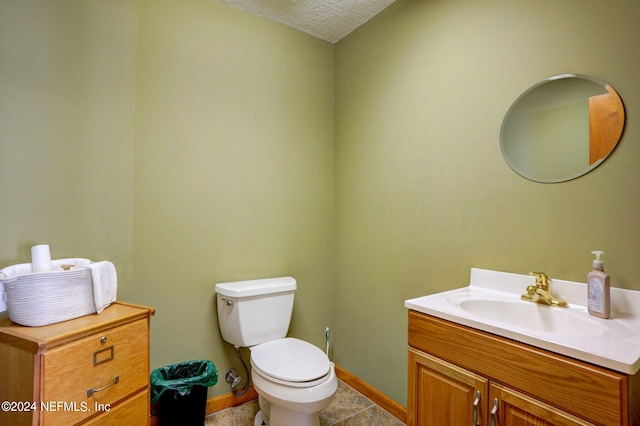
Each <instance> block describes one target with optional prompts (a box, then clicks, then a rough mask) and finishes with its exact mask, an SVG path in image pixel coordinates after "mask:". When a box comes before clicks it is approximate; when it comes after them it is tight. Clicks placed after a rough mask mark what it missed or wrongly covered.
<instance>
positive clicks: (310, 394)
mask: <svg viewBox="0 0 640 426" xmlns="http://www.w3.org/2000/svg"><path fill="white" fill-rule="evenodd" d="M251 367H252V369H251V370H252V372H251V379H252V381H253V386H254V388H255V389H256V391H257V392H258V395H260V397H261V398H260V413H259V414H258V416H256V419H257V421H256V423H255V424H256V425H262V424H265V425H271V426H281V425H282V426H287V425H296V426H319V424H320V420H319V413H320V411H322V410H324V409H325V408H327V407H328V406H329V404H330V403H331V401H332V400H333V397H334V395H335V393H336V391H337V389H338V379H337V377H336V374H335V368H334V365H333V363H331V362H329V359H328V358H327V356H326V355H325V353H324V352H322V351H321V350H320V349H318V348H317V347H315V346H313V345H312V344H310V343H307V342H305V341H303V340H298V339H294V338H284V339H278V340H274V341H270V342H267V343H263V344H261V345H257V346H255V347H252V348H251ZM263 422H264V423H263Z"/></svg>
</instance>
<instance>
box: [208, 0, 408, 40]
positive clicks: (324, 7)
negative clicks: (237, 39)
mask: <svg viewBox="0 0 640 426" xmlns="http://www.w3.org/2000/svg"><path fill="white" fill-rule="evenodd" d="M220 1H222V2H223V3H227V4H229V5H231V6H234V7H237V8H239V9H242V10H244V11H246V12H249V13H252V14H254V15H258V16H262V17H265V18H267V19H271V20H272V21H276V22H279V23H281V24H284V25H286V26H288V27H292V28H295V29H297V30H299V31H302V32H305V33H307V34H310V35H312V36H314V37H317V38H320V39H322V40H326V41H328V42H330V43H336V42H337V41H339V40H340V39H342V38H343V37H344V36H346V35H347V34H349V33H350V32H351V31H353V30H355V29H356V28H358V27H359V26H360V25H362V24H364V23H365V22H367V21H368V20H369V19H371V18H373V17H374V16H375V15H377V14H378V13H380V12H381V11H382V10H383V9H384V8H385V7H387V6H389V5H390V4H391V3H393V2H394V1H395V0H220Z"/></svg>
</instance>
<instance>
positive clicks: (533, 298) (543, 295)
mask: <svg viewBox="0 0 640 426" xmlns="http://www.w3.org/2000/svg"><path fill="white" fill-rule="evenodd" d="M529 275H532V276H534V277H536V285H530V286H528V287H527V292H526V293H525V294H523V295H522V296H521V297H520V298H521V299H522V300H526V301H528V302H535V303H546V304H548V305H551V306H558V307H561V308H566V307H567V306H568V305H567V302H565V301H564V300H560V299H556V298H555V297H553V296H552V295H551V279H549V277H548V276H547V274H545V273H544V272H533V271H531V272H529Z"/></svg>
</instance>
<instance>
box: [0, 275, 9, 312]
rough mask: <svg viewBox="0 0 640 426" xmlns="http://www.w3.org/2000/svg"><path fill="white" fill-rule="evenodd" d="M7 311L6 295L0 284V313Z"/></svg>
mask: <svg viewBox="0 0 640 426" xmlns="http://www.w3.org/2000/svg"><path fill="white" fill-rule="evenodd" d="M6 310H7V293H6V292H5V291H4V283H3V282H0V312H4V311H6Z"/></svg>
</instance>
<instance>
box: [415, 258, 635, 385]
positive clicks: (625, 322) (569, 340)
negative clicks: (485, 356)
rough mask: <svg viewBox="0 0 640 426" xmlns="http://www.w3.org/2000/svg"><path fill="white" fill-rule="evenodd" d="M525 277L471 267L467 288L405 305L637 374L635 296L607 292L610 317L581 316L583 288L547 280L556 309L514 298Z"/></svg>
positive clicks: (525, 284)
mask: <svg viewBox="0 0 640 426" xmlns="http://www.w3.org/2000/svg"><path fill="white" fill-rule="evenodd" d="M532 280H533V278H532V277H531V276H530V275H524V274H513V273H507V272H499V271H490V270H485V269H476V268H472V269H471V280H470V283H469V285H468V286H466V287H461V288H458V289H455V290H449V291H444V292H441V293H435V294H430V295H427V296H422V297H418V298H415V299H410V300H406V301H405V307H407V308H409V309H411V310H414V311H417V312H420V313H423V314H427V315H432V316H435V317H438V318H441V319H444V320H447V321H452V322H454V323H457V324H460V325H464V326H467V327H472V328H475V329H477V330H481V331H485V332H488V333H492V334H495V335H498V336H502V337H506V338H509V339H513V340H515V341H518V342H521V343H526V344H529V345H532V346H535V347H538V348H542V349H546V350H549V351H552V352H556V353H559V354H562V355H566V356H569V357H572V358H576V359H579V360H582V361H585V362H590V363H593V364H596V365H599V366H601V367H605V368H610V369H612V370H615V371H619V372H622V373H626V374H635V373H636V372H638V371H640V292H639V291H632V290H626V289H621V288H613V287H612V288H611V306H612V307H614V309H613V310H612V318H611V319H601V318H596V317H592V316H591V315H589V313H588V312H587V306H586V302H587V297H586V296H587V294H586V284H584V283H578V282H571V281H565V280H559V279H555V280H553V283H552V287H551V292H552V294H554V296H555V297H557V298H559V299H562V300H566V301H567V303H568V307H566V308H560V307H557V306H549V305H546V304H540V303H533V302H528V301H524V300H521V299H520V296H521V295H522V293H523V292H524V291H525V290H526V288H527V287H528V286H529V285H532V284H533V282H532Z"/></svg>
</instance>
